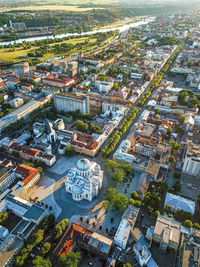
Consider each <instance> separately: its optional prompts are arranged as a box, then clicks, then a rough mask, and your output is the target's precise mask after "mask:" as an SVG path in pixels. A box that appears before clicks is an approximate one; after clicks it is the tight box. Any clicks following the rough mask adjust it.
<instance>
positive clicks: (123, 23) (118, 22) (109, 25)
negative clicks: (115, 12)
mask: <svg viewBox="0 0 200 267" xmlns="http://www.w3.org/2000/svg"><path fill="white" fill-rule="evenodd" d="M137 21H138V19H134V20H133V18H126V19H124V20H120V21H115V22H113V23H110V24H107V25H105V26H102V27H95V28H93V30H100V29H109V28H113V27H121V26H123V25H126V24H127V25H128V24H129V23H135V22H137Z"/></svg>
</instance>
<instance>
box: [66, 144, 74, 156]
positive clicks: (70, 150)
mask: <svg viewBox="0 0 200 267" xmlns="http://www.w3.org/2000/svg"><path fill="white" fill-rule="evenodd" d="M75 153H76V152H75V150H74V149H73V147H72V146H70V145H67V146H66V148H65V156H68V157H72V156H74V155H75Z"/></svg>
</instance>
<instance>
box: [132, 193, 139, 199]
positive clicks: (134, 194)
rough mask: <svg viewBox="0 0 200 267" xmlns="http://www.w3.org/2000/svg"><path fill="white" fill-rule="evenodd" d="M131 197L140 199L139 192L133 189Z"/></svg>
mask: <svg viewBox="0 0 200 267" xmlns="http://www.w3.org/2000/svg"><path fill="white" fill-rule="evenodd" d="M131 197H132V198H133V199H138V193H137V192H136V191H132V192H131Z"/></svg>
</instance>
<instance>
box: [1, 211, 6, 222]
mask: <svg viewBox="0 0 200 267" xmlns="http://www.w3.org/2000/svg"><path fill="white" fill-rule="evenodd" d="M7 219H8V212H7V211H5V212H0V224H3V223H4V222H5V221H6V220H7Z"/></svg>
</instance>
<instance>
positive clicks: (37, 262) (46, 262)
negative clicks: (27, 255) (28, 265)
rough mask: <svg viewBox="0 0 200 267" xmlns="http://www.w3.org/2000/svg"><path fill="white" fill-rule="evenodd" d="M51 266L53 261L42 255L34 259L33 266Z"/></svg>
mask: <svg viewBox="0 0 200 267" xmlns="http://www.w3.org/2000/svg"><path fill="white" fill-rule="evenodd" d="M41 266H42V267H51V266H52V265H51V262H50V260H49V259H44V258H43V257H41V256H37V257H36V259H34V260H33V267H41Z"/></svg>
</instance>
